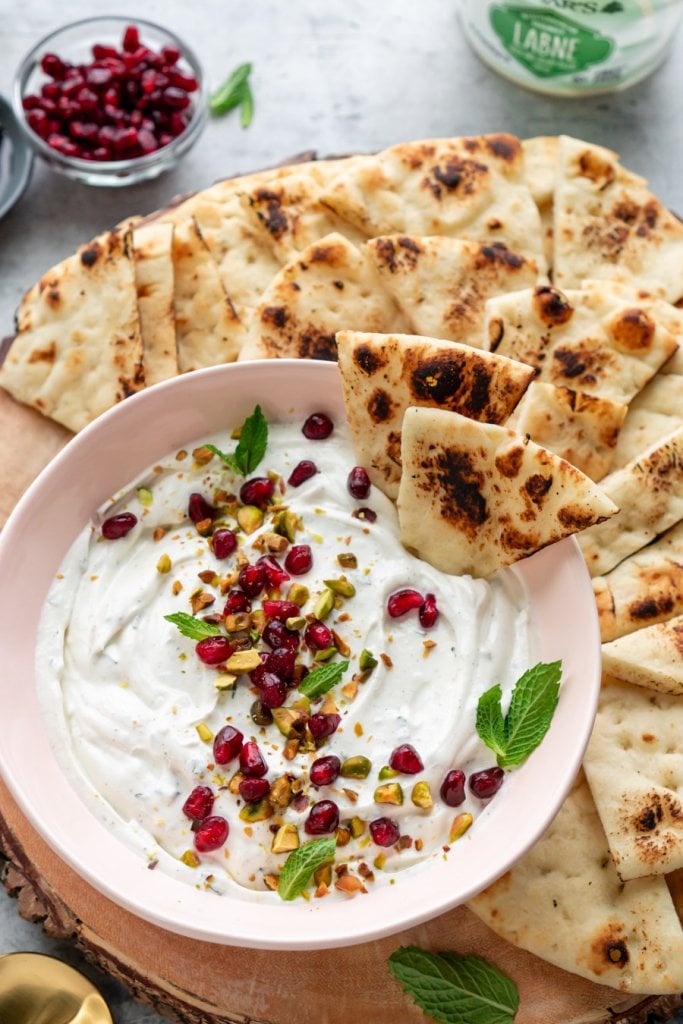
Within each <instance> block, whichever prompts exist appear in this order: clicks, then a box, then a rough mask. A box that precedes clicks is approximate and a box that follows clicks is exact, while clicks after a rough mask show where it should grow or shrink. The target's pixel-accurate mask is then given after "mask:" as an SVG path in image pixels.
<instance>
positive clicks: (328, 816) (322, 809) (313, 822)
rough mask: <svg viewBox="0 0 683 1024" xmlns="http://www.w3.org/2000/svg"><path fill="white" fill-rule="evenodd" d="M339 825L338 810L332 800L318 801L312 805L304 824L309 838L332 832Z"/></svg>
mask: <svg viewBox="0 0 683 1024" xmlns="http://www.w3.org/2000/svg"><path fill="white" fill-rule="evenodd" d="M338 825H339V808H338V807H337V805H336V804H335V802H334V801H333V800H319V801H318V803H317V804H313V806H312V807H311V809H310V811H309V813H308V817H307V818H306V821H305V822H304V831H305V832H306V833H307V835H309V836H322V835H325V834H326V833H328V832H334V831H335V829H336V828H337V826H338Z"/></svg>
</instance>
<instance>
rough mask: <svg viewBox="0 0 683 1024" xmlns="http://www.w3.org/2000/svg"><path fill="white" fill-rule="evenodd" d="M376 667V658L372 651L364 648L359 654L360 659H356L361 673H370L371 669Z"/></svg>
mask: <svg viewBox="0 0 683 1024" xmlns="http://www.w3.org/2000/svg"><path fill="white" fill-rule="evenodd" d="M377 665H378V661H377V658H376V657H375V656H374V654H373V653H372V651H369V650H368V649H367V647H364V648H363V650H362V651H361V652H360V657H359V659H358V667H359V668H360V670H361V672H372V670H373V668H376V667H377Z"/></svg>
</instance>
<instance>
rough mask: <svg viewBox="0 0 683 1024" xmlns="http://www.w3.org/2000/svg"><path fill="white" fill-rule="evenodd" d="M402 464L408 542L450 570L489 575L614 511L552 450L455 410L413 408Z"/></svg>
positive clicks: (406, 421) (401, 508) (402, 520)
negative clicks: (470, 418) (467, 417)
mask: <svg viewBox="0 0 683 1024" xmlns="http://www.w3.org/2000/svg"><path fill="white" fill-rule="evenodd" d="M401 458H402V462H403V471H402V475H401V484H400V488H399V494H398V515H399V524H400V528H401V539H402V541H403V543H404V544H405V545H406V547H408V548H410V549H411V550H413V551H415V552H416V554H417V555H418V556H419V557H420V558H423V559H425V561H427V562H430V563H431V564H432V565H435V566H437V567H438V568H439V569H441V570H442V571H443V572H451V573H458V574H463V573H470V574H471V575H473V576H484V577H487V576H491V575H492V574H493V573H495V572H496V571H497V570H498V569H500V568H502V567H503V566H506V565H510V564H512V563H513V562H516V561H518V560H519V559H520V558H525V557H526V556H527V555H530V554H533V552H534V551H538V550H539V549H540V548H543V547H545V546H546V545H547V544H552V543H554V542H555V541H557V540H561V539H562V538H563V537H566V536H569V535H570V534H573V533H576V532H577V531H579V530H583V529H585V528H586V527H588V526H590V525H591V524H593V523H596V522H600V521H602V520H603V519H605V518H607V517H609V516H612V515H614V513H615V512H616V511H617V508H616V506H615V505H614V504H613V503H612V502H611V501H610V500H609V498H607V497H605V496H604V495H603V494H602V492H601V491H600V489H599V488H598V487H597V486H596V485H595V484H594V483H593V482H592V481H591V480H589V479H588V478H587V477H585V476H584V475H583V473H580V472H579V470H578V469H575V467H574V466H571V465H569V463H568V462H565V461H564V460H563V459H560V458H558V457H557V456H556V455H554V454H553V453H552V452H549V451H546V450H545V449H544V448H540V447H539V446H538V445H536V444H534V443H533V441H530V440H529V439H528V438H523V437H521V436H519V435H518V434H515V433H514V432H513V431H511V430H508V429H507V428H505V427H500V426H495V425H493V424H490V423H475V422H474V421H473V420H469V419H466V418H465V417H464V416H460V415H459V414H458V413H454V412H446V411H444V410H441V409H419V408H410V409H408V410H407V411H406V413H405V415H404V418H403V433H402V445H401Z"/></svg>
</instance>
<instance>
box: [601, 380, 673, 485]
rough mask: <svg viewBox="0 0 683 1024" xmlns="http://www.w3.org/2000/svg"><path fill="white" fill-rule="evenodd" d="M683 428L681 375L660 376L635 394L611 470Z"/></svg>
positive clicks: (618, 467)
mask: <svg viewBox="0 0 683 1024" xmlns="http://www.w3.org/2000/svg"><path fill="white" fill-rule="evenodd" d="M681 426H683V376H680V375H679V374H676V373H668V374H664V373H660V374H657V376H656V377H653V378H652V380H651V381H650V383H649V384H647V385H646V386H645V387H644V388H643V390H642V391H641V392H640V393H639V394H637V395H636V397H635V398H634V399H633V401H632V402H631V404H630V406H629V410H628V415H627V416H626V419H625V420H624V425H623V427H622V430H621V433H620V434H619V440H618V441H617V447H616V450H615V453H614V462H613V464H612V469H621V467H622V466H625V465H626V464H627V463H628V462H632V461H633V459H637V458H638V457H639V456H640V455H642V454H643V452H645V451H647V450H648V448H651V447H652V446H653V445H654V444H656V443H657V442H658V441H661V440H662V439H663V438H665V437H666V436H667V435H668V434H671V433H672V432H673V431H674V430H676V429H677V428H678V427H681Z"/></svg>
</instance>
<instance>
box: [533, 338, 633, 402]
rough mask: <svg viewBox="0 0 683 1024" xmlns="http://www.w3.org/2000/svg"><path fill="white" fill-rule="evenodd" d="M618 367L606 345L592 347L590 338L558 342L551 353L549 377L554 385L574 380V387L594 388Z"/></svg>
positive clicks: (576, 388) (575, 388) (614, 372)
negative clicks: (571, 342) (573, 341)
mask: <svg viewBox="0 0 683 1024" xmlns="http://www.w3.org/2000/svg"><path fill="white" fill-rule="evenodd" d="M618 370H619V365H618V360H617V359H616V357H615V355H614V353H613V352H612V351H611V350H610V349H609V348H607V347H605V346H602V347H597V348H595V347H593V345H592V344H591V342H590V340H589V339H588V340H586V341H581V342H576V343H574V344H572V345H558V346H557V347H556V348H555V349H553V350H552V353H551V364H550V368H549V376H550V380H551V381H552V382H553V383H554V384H566V382H567V381H571V382H572V389H574V390H579V391H580V390H581V389H582V387H584V388H586V387H587V388H589V389H590V388H592V387H595V385H596V384H597V383H598V382H599V381H602V380H605V379H609V378H610V376H611V375H612V374H616V373H617V372H618Z"/></svg>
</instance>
